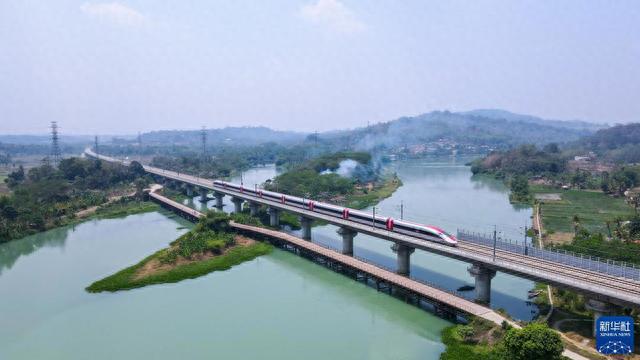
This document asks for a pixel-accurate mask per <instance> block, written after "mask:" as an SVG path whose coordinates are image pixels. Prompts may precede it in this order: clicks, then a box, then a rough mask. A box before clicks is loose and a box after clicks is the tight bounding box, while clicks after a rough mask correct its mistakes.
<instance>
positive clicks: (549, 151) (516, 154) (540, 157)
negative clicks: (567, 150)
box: [471, 145, 566, 178]
mask: <svg viewBox="0 0 640 360" xmlns="http://www.w3.org/2000/svg"><path fill="white" fill-rule="evenodd" d="M565 166H566V159H565V158H563V157H562V155H561V154H560V153H558V152H557V149H556V148H553V147H551V148H549V147H545V149H544V150H539V149H537V148H536V146H535V145H521V146H519V147H517V148H515V149H512V150H508V151H501V152H493V153H491V154H489V155H487V156H486V157H485V158H483V159H478V160H476V161H474V162H473V163H472V165H471V171H472V172H473V173H474V174H480V173H486V174H493V175H496V176H498V177H507V178H509V177H512V176H515V175H522V176H533V175H557V174H559V173H560V172H562V171H564V169H565Z"/></svg>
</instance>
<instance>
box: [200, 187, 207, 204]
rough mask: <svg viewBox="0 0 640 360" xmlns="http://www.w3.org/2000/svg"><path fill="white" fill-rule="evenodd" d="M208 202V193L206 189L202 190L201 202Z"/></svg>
mask: <svg viewBox="0 0 640 360" xmlns="http://www.w3.org/2000/svg"><path fill="white" fill-rule="evenodd" d="M207 200H208V191H207V189H205V188H200V202H203V203H206V202H207Z"/></svg>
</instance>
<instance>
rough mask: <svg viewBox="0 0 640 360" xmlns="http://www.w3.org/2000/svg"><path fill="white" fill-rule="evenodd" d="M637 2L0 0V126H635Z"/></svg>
mask: <svg viewBox="0 0 640 360" xmlns="http://www.w3.org/2000/svg"><path fill="white" fill-rule="evenodd" d="M639 19H640V2H639V1H541V0H538V1H471V0H470V1H391V0H380V1H355V0H353V1H352V0H305V1H293V0H291V1H288V0H281V1H275V0H274V1H244V0H232V1H214V0H207V1H189V0H180V1H177V0H172V1H169V0H121V1H117V2H111V1H71V0H59V1H53V0H51V1H41V0H39V1H32V0H0V133H3V134H7V133H42V132H46V131H47V126H48V123H49V121H51V120H57V121H58V122H59V123H60V126H61V128H62V131H63V132H65V133H76V134H93V133H136V132H138V131H149V130H154V129H196V128H200V126H202V125H205V126H207V127H223V126H229V125H265V126H269V127H273V128H278V129H294V130H306V131H312V130H327V129H335V128H344V127H355V126H361V125H365V124H366V123H367V122H368V121H369V122H371V123H375V122H378V121H385V120H390V119H394V118H397V117H400V116H404V115H415V114H419V113H423V112H428V111H432V110H445V109H448V110H452V111H457V110H471V109H475V108H502V109H507V110H510V111H514V112H519V113H527V114H532V115H538V116H542V117H547V118H557V119H576V118H580V119H584V120H587V121H595V122H609V123H616V122H630V121H639V120H640V101H639V100H638V99H639V94H640V20H639Z"/></svg>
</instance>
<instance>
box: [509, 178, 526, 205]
mask: <svg viewBox="0 0 640 360" xmlns="http://www.w3.org/2000/svg"><path fill="white" fill-rule="evenodd" d="M511 193H512V196H513V199H514V200H516V201H527V200H528V199H529V181H528V180H527V178H526V177H525V176H522V175H517V176H514V177H513V179H512V180H511Z"/></svg>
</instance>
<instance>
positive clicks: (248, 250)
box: [86, 213, 272, 293]
mask: <svg viewBox="0 0 640 360" xmlns="http://www.w3.org/2000/svg"><path fill="white" fill-rule="evenodd" d="M271 250H272V247H271V245H269V244H266V243H261V242H257V241H255V240H252V239H250V238H247V237H244V236H241V235H238V234H235V233H233V232H231V231H230V230H229V217H228V216H227V215H225V214H222V213H208V214H207V216H206V217H203V218H202V219H201V221H200V222H199V223H198V225H197V226H196V227H195V228H194V229H193V230H191V231H189V232H187V233H186V234H184V235H182V236H181V237H179V238H178V239H177V240H175V241H173V242H172V243H171V244H170V246H169V247H168V248H165V249H162V250H159V251H157V252H155V253H154V254H152V255H151V256H148V257H147V258H145V259H143V260H142V261H140V262H138V263H137V264H135V265H133V266H130V267H128V268H125V269H123V270H121V271H118V272H117V273H115V274H113V275H111V276H108V277H106V278H104V279H101V280H98V281H96V282H94V283H93V284H91V285H89V286H88V287H87V288H86V290H87V291H88V292H93V293H95V292H103V291H109V292H114V291H120V290H129V289H134V288H140V287H144V286H147V285H153V284H163V283H175V282H179V281H182V280H186V279H193V278H197V277H200V276H203V275H206V274H208V273H210V272H213V271H224V270H228V269H230V268H231V267H233V266H234V265H237V264H240V263H242V262H245V261H249V260H252V259H254V258H256V257H258V256H261V255H264V254H267V253H269V252H270V251H271Z"/></svg>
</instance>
